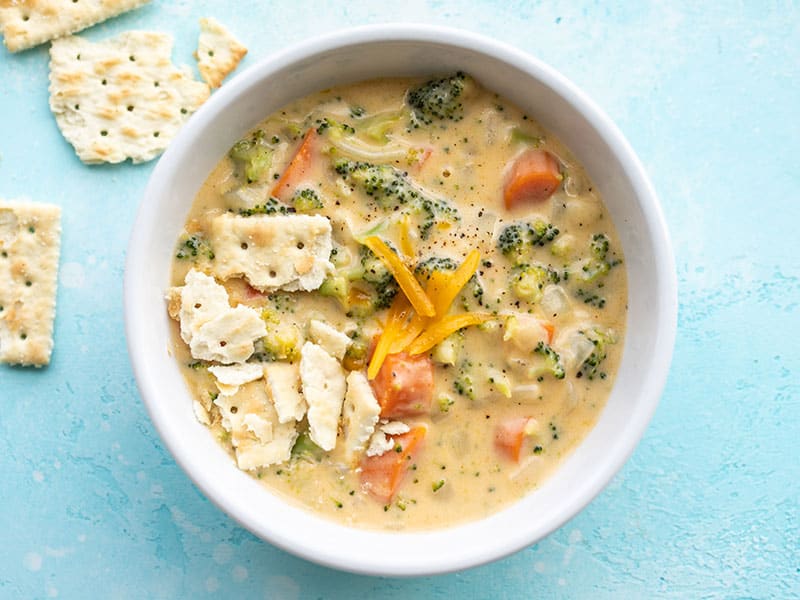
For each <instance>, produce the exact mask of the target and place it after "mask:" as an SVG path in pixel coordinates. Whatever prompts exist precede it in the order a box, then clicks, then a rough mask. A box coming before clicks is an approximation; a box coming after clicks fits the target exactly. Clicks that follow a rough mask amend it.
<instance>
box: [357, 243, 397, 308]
mask: <svg viewBox="0 0 800 600" xmlns="http://www.w3.org/2000/svg"><path fill="white" fill-rule="evenodd" d="M392 250H394V248H392ZM359 252H360V255H361V268H362V279H363V280H364V281H366V282H367V283H369V284H371V285H372V287H373V288H374V289H375V294H376V295H375V300H374V304H373V306H374V308H375V310H380V309H382V308H387V307H388V306H389V305H390V304H391V303H392V300H394V297H395V296H396V295H397V292H398V291H399V290H400V287H399V286H398V285H397V282H396V281H395V279H394V275H392V273H391V272H390V271H389V269H387V268H386V265H384V264H383V261H381V259H380V258H378V257H377V256H375V253H374V252H372V250H370V249H369V248H367V247H366V246H361V249H360V250H359Z"/></svg>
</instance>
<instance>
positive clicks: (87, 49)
mask: <svg viewBox="0 0 800 600" xmlns="http://www.w3.org/2000/svg"><path fill="white" fill-rule="evenodd" d="M0 1H1V0H0ZM171 55H172V36H170V35H168V34H164V33H158V32H149V31H129V32H125V33H122V34H120V35H118V36H117V37H115V38H112V39H110V40H106V41H104V42H100V43H92V42H90V41H88V40H85V39H83V38H80V37H77V36H70V37H66V38H61V39H58V40H55V41H54V42H53V44H52V46H51V47H50V110H52V111H53V114H54V115H55V117H56V122H57V123H58V127H59V129H60V130H61V133H62V134H63V135H64V137H65V138H66V139H67V141H68V142H69V143H70V144H72V146H73V147H74V148H75V152H77V154H78V157H79V158H80V159H81V160H82V161H83V162H85V163H89V164H92V163H101V162H110V163H118V162H122V161H124V160H125V159H126V158H131V159H132V160H133V162H134V163H139V162H145V161H148V160H152V159H153V158H155V157H156V156H158V155H159V154H161V152H163V151H164V149H166V147H167V145H168V144H169V142H170V140H171V139H172V138H173V137H174V136H175V134H176V133H177V132H178V129H180V127H181V125H183V123H184V122H185V121H186V120H187V119H188V118H189V116H190V115H191V114H192V113H193V112H194V111H195V110H197V108H198V107H199V106H200V105H201V104H202V103H203V102H205V100H206V99H207V98H208V95H209V93H210V90H209V88H208V86H207V85H206V84H205V83H201V82H199V81H195V80H194V79H193V78H192V75H191V71H190V70H189V68H188V67H185V66H184V67H181V68H178V67H176V66H175V65H173V64H172V59H171Z"/></svg>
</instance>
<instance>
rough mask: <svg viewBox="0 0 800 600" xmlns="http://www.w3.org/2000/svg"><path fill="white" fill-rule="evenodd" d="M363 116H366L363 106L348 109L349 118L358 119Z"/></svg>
mask: <svg viewBox="0 0 800 600" xmlns="http://www.w3.org/2000/svg"><path fill="white" fill-rule="evenodd" d="M365 114H367V109H366V108H364V107H363V106H357V105H356V106H351V107H350V116H351V117H352V118H354V119H360V118H361V117H363V116H364V115H365Z"/></svg>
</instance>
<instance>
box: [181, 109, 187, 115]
mask: <svg viewBox="0 0 800 600" xmlns="http://www.w3.org/2000/svg"><path fill="white" fill-rule="evenodd" d="M188 112H189V111H188V110H186V109H185V108H182V109H181V114H182V115H185V114H186V113H188Z"/></svg>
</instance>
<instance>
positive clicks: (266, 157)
mask: <svg viewBox="0 0 800 600" xmlns="http://www.w3.org/2000/svg"><path fill="white" fill-rule="evenodd" d="M273 154H274V150H273V149H272V148H271V147H270V146H269V145H268V144H267V141H266V134H265V133H264V131H263V130H261V129H259V130H258V131H256V132H255V133H254V134H253V135H251V136H250V137H246V138H244V139H241V140H239V141H238V142H236V143H235V144H234V145H233V147H232V148H231V149H230V151H229V152H228V155H229V156H230V157H231V158H232V159H233V160H234V162H236V163H237V165H238V166H239V167H240V168H242V169H244V176H245V179H246V180H247V183H255V182H257V181H262V180H263V179H264V178H265V177H266V175H267V172H268V171H269V169H270V167H271V166H272V155H273Z"/></svg>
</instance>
